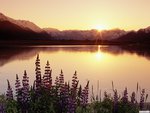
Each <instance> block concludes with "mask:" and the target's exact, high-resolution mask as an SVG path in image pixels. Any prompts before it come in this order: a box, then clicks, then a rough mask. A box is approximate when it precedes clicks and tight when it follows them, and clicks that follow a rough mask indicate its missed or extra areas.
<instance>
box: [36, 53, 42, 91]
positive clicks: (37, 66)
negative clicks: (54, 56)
mask: <svg viewBox="0 0 150 113" xmlns="http://www.w3.org/2000/svg"><path fill="white" fill-rule="evenodd" d="M35 66H36V68H35V72H36V90H39V89H40V87H41V83H42V80H41V68H40V59H39V55H37V59H36V62H35Z"/></svg>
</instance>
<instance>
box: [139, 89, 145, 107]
mask: <svg viewBox="0 0 150 113" xmlns="http://www.w3.org/2000/svg"><path fill="white" fill-rule="evenodd" d="M144 96H145V89H142V92H141V97H140V110H143V108H144Z"/></svg>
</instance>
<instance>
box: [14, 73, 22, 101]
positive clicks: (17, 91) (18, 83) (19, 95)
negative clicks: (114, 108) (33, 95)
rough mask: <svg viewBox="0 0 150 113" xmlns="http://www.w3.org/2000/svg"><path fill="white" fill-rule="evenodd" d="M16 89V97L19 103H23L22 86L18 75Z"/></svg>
mask: <svg viewBox="0 0 150 113" xmlns="http://www.w3.org/2000/svg"><path fill="white" fill-rule="evenodd" d="M15 88H16V97H17V101H19V102H21V99H22V96H21V84H20V80H19V77H18V75H16V83H15Z"/></svg>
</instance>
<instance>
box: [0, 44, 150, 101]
mask: <svg viewBox="0 0 150 113" xmlns="http://www.w3.org/2000/svg"><path fill="white" fill-rule="evenodd" d="M37 54H39V55H40V60H41V69H42V73H44V67H45V64H46V61H47V60H49V62H50V66H51V69H52V77H53V81H54V80H55V77H56V76H58V75H59V74H60V70H61V69H62V70H63V73H64V75H65V81H71V78H72V76H73V74H74V71H75V70H76V71H77V74H78V78H79V80H80V84H82V85H85V84H86V81H87V80H90V89H91V85H94V92H95V93H96V92H97V82H98V80H99V83H100V89H101V90H102V92H104V91H108V92H111V91H112V90H111V89H112V88H111V81H113V82H114V85H115V88H117V89H118V91H119V93H120V94H122V91H123V89H124V88H125V87H128V90H129V94H131V91H136V84H137V82H139V84H140V87H141V88H145V89H146V91H147V93H149V94H150V57H149V56H150V52H149V51H136V50H129V49H127V48H120V47H117V46H84V45H82V46H38V47H34V46H30V47H1V48H0V93H4V92H5V91H6V89H7V81H6V80H7V79H9V80H10V82H11V84H12V87H13V88H14V83H15V75H16V74H18V75H19V78H20V79H22V75H23V72H24V70H27V73H28V76H29V78H30V84H31V85H32V83H33V80H34V79H35V60H36V55H37ZM149 100H150V99H149Z"/></svg>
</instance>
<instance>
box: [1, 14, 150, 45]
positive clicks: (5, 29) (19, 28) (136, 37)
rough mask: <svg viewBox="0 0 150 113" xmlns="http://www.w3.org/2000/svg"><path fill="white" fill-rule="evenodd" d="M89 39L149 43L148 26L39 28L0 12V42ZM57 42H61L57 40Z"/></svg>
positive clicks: (120, 42)
mask: <svg viewBox="0 0 150 113" xmlns="http://www.w3.org/2000/svg"><path fill="white" fill-rule="evenodd" d="M62 40H63V41H67V43H68V44H71V43H70V42H69V41H74V42H75V41H76V42H77V44H78V41H80V42H81V41H91V42H95V41H97V42H98V43H100V44H101V43H102V42H103V44H105V43H106V44H133V43H134V44H135V43H136V44H140V43H143V44H149V43H150V27H147V28H144V29H139V30H138V31H125V30H120V29H112V30H102V31H98V30H96V29H92V30H63V31H60V30H58V29H55V28H40V27H39V26H37V25H36V24H34V23H33V22H30V21H26V20H16V19H13V18H10V17H8V16H5V15H4V14H2V13H0V42H4V41H7V42H10V41H18V42H20V41H26V42H29V41H32V42H41V43H42V42H48V43H51V42H52V41H53V42H54V41H57V42H58V41H61V42H62ZM59 44H61V43H60V42H59Z"/></svg>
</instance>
